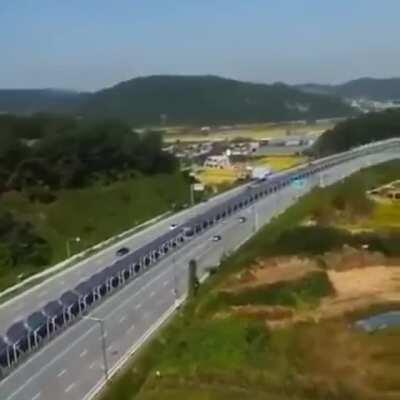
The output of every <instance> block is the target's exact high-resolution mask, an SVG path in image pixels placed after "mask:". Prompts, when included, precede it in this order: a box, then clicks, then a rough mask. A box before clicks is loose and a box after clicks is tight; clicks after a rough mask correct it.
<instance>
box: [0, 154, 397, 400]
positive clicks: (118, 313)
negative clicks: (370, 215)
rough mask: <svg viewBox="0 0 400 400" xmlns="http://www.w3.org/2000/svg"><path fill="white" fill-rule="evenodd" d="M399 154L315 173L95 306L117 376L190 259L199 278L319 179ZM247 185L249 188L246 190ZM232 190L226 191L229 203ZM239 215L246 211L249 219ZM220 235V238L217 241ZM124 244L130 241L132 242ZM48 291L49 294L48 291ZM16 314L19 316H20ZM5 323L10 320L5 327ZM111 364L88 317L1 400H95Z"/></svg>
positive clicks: (6, 388) (151, 231)
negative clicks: (242, 218)
mask: <svg viewBox="0 0 400 400" xmlns="http://www.w3.org/2000/svg"><path fill="white" fill-rule="evenodd" d="M396 157H399V152H398V150H395V149H394V150H393V151H391V150H388V151H386V152H385V153H380V154H373V155H369V156H365V157H362V158H359V159H355V160H351V161H348V162H346V163H344V164H342V165H338V166H335V167H333V168H331V169H329V170H327V171H324V172H323V173H321V174H317V175H315V176H312V177H310V178H309V179H308V180H307V181H306V182H305V184H304V185H303V186H302V187H294V186H288V187H285V188H284V189H282V190H281V191H279V192H277V193H274V194H271V195H270V196H267V197H265V198H264V199H263V200H260V201H259V202H258V203H255V204H253V205H252V206H251V207H249V208H248V209H245V210H242V211H241V212H240V213H237V214H236V215H234V216H233V217H231V218H228V219H226V220H225V221H224V222H222V223H220V224H217V225H215V226H214V227H212V228H211V229H208V230H207V231H205V232H204V233H203V234H202V235H200V236H198V237H196V238H194V239H193V240H192V241H190V242H188V243H187V244H186V245H185V246H183V247H182V248H180V249H179V250H177V251H176V252H175V253H173V254H171V255H168V256H167V257H166V258H164V259H163V260H162V261H160V262H159V263H158V264H157V265H155V266H154V267H152V268H151V269H149V271H148V272H146V273H145V274H143V275H142V276H141V277H139V278H137V279H136V280H134V281H133V282H131V283H130V284H128V285H126V286H125V287H123V288H122V289H121V290H119V291H116V292H115V294H114V295H112V296H110V297H108V298H107V299H106V300H104V301H103V302H102V303H101V304H100V305H98V306H97V307H96V308H94V309H93V311H92V312H91V313H90V315H89V317H90V318H99V319H100V320H102V321H104V328H105V333H106V335H105V336H106V337H105V341H106V361H107V367H108V370H109V372H110V373H111V374H112V373H113V372H114V371H115V370H116V369H117V368H118V367H119V366H120V365H121V364H122V363H123V362H124V361H125V360H126V358H127V357H128V356H129V355H130V354H131V353H133V352H134V351H135V350H136V349H137V348H139V347H140V346H141V345H142V344H143V342H144V341H145V340H146V339H147V338H148V337H149V336H150V335H151V334H152V333H153V332H155V331H156V330H157V328H158V327H159V326H160V325H161V324H162V323H163V322H164V321H165V320H166V319H167V318H168V317H169V316H170V315H171V314H172V313H173V311H174V310H175V309H176V307H177V306H178V305H179V304H180V303H181V302H182V301H183V300H184V299H185V296H186V294H187V289H188V287H187V285H188V263H189V261H190V260H191V259H195V260H197V263H198V274H199V276H200V277H205V276H206V275H207V270H208V268H209V267H213V266H217V265H218V264H219V262H220V260H221V258H222V257H223V256H224V255H226V254H229V253H230V252H232V251H233V250H234V249H236V248H237V247H238V246H240V245H241V244H242V243H243V242H245V241H246V240H248V239H249V238H250V237H251V236H252V235H253V234H254V233H255V232H256V231H257V230H258V229H259V228H260V227H261V226H262V225H264V224H265V223H267V222H268V221H269V220H270V219H271V218H273V217H274V216H276V215H277V214H279V213H280V212H283V211H284V210H285V209H286V208H287V207H289V206H290V205H292V204H293V203H295V202H296V201H297V199H298V198H299V197H300V196H302V195H303V194H305V193H307V192H308V191H309V190H310V189H312V188H313V187H315V186H317V185H322V186H324V185H330V184H332V183H334V182H336V181H338V180H341V179H343V178H344V177H345V176H347V175H350V174H352V173H353V172H355V171H357V170H359V169H360V168H363V167H366V166H369V165H374V164H376V163H380V162H383V161H386V160H388V159H392V158H396ZM241 190H242V189H241ZM231 195H232V194H230V193H227V194H226V195H224V196H223V197H222V198H219V199H218V198H217V199H215V200H213V201H214V202H219V201H223V200H225V199H226V198H228V197H230V196H231ZM210 205H211V204H209V202H207V203H204V204H202V205H200V206H199V207H195V208H193V209H191V210H187V211H185V212H184V213H181V214H180V215H177V216H173V217H170V218H168V219H167V220H165V221H161V222H160V223H157V224H156V225H154V226H153V227H151V228H148V229H146V230H145V231H143V232H140V233H138V234H136V235H135V236H134V237H132V238H129V239H127V240H126V241H125V242H126V244H127V245H128V246H129V247H131V248H132V249H133V248H137V247H140V246H141V245H142V244H144V243H146V242H147V241H149V240H150V239H153V238H154V237H156V235H159V234H160V232H164V231H167V230H168V229H169V225H170V224H171V223H179V222H180V221H183V220H185V219H187V218H188V216H192V215H196V214H198V213H200V212H201V211H202V210H201V209H200V207H203V208H204V209H205V208H207V207H209V206H210ZM239 216H245V217H246V221H245V222H244V223H243V222H241V221H240V220H239ZM214 235H220V236H221V240H220V241H213V240H212V238H213V236H214ZM126 244H125V243H124V244H123V245H126ZM120 246H122V244H118V245H117V246H113V248H112V249H110V250H109V251H107V252H105V253H104V254H102V255H100V256H96V257H92V258H91V259H90V260H88V261H85V262H83V263H81V265H80V266H79V268H75V269H71V270H67V271H66V272H64V273H63V274H60V275H57V276H56V277H55V278H53V279H51V280H50V281H49V282H46V283H45V284H43V285H41V286H40V287H37V288H36V289H34V290H32V291H30V292H29V293H27V294H25V295H23V296H22V297H20V298H18V299H16V300H14V301H12V302H9V303H6V304H5V305H3V306H2V307H1V308H0V327H1V328H0V329H3V328H4V327H6V326H9V324H10V322H12V321H14V320H16V319H19V318H20V317H23V316H24V315H27V314H29V313H30V312H31V311H33V310H36V309H37V308H38V307H39V306H40V305H41V304H44V303H46V302H47V301H49V300H53V299H55V298H57V297H58V295H59V294H60V291H64V290H66V289H67V288H69V287H72V286H74V284H75V283H77V282H78V281H80V280H81V279H82V277H84V276H86V275H87V276H89V275H90V274H92V273H93V272H95V271H97V269H101V268H104V266H105V263H108V262H112V261H113V260H114V259H115V250H116V249H117V248H118V247H120ZM43 292H45V293H44V294H43ZM15 313H16V314H15ZM4 324H5V325H4ZM104 382H105V368H104V357H103V353H102V338H101V330H100V323H99V322H97V321H94V320H91V319H85V318H84V319H82V320H80V321H79V322H78V323H76V324H74V325H73V326H71V327H69V328H68V329H66V330H65V331H64V332H63V333H62V334H61V335H59V336H58V337H56V338H55V339H54V340H52V341H50V342H49V343H48V344H47V345H46V346H45V347H43V348H42V349H40V350H39V351H37V352H36V353H34V354H33V355H32V356H31V357H30V358H29V359H27V360H26V361H25V362H24V363H22V364H21V365H20V366H19V367H18V368H16V369H15V370H14V371H13V372H12V373H11V374H10V375H9V376H7V377H6V378H5V379H3V380H2V381H1V382H0V399H1V400H55V399H57V400H82V399H83V400H89V399H91V398H92V397H93V395H94V394H95V393H96V392H97V391H98V390H99V389H100V388H101V387H102V386H103V385H104Z"/></svg>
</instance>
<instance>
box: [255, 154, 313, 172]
mask: <svg viewBox="0 0 400 400" xmlns="http://www.w3.org/2000/svg"><path fill="white" fill-rule="evenodd" d="M306 161H307V157H301V156H266V157H260V158H257V159H256V160H255V161H254V162H253V163H252V165H253V166H266V167H270V168H271V169H272V171H274V172H278V171H282V170H285V169H288V168H292V167H294V166H296V165H299V164H302V163H304V162H306Z"/></svg>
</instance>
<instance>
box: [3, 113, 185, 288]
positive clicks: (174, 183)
mask: <svg viewBox="0 0 400 400" xmlns="http://www.w3.org/2000/svg"><path fill="white" fill-rule="evenodd" d="M161 147H162V138H161V136H160V134H159V133H156V132H153V133H149V134H146V135H139V134H137V133H135V132H132V130H131V128H130V127H129V126H127V125H124V124H122V123H119V122H114V121H104V122H82V121H78V120H76V119H73V118H69V117H58V116H49V115H37V116H33V117H14V116H8V115H4V116H0V242H1V243H0V290H2V289H4V288H6V287H8V286H10V285H12V284H14V283H16V282H18V281H20V280H21V279H23V278H26V277H27V276H29V275H32V274H34V273H37V272H39V271H41V270H43V269H44V268H46V267H48V266H50V265H52V264H54V263H56V262H58V261H61V260H63V259H65V258H67V249H66V247H67V242H68V243H69V247H70V250H71V253H72V254H73V253H77V252H79V251H82V250H84V249H86V248H88V247H90V246H92V245H94V244H96V243H99V242H101V241H102V240H104V239H107V238H109V237H111V236H113V235H115V234H117V233H121V232H122V231H124V230H127V229H129V228H132V227H134V226H135V225H138V224H139V223H141V222H144V221H146V220H148V219H150V218H152V217H155V216H157V215H160V214H162V213H164V212H166V211H171V210H177V209H180V208H181V207H182V206H183V205H184V204H187V203H188V198H189V179H188V178H187V177H185V176H184V175H183V174H182V173H181V172H180V171H178V164H177V161H176V160H175V159H174V158H173V157H172V156H170V155H167V154H166V153H164V152H162V150H161ZM78 237H79V239H80V240H79V241H77V240H75V239H76V238H78Z"/></svg>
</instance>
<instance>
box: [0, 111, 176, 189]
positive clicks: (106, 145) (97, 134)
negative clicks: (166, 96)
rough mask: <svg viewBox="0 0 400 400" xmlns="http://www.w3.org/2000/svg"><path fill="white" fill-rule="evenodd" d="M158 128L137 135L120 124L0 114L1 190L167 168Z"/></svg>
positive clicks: (171, 162) (170, 166) (171, 163)
mask: <svg viewBox="0 0 400 400" xmlns="http://www.w3.org/2000/svg"><path fill="white" fill-rule="evenodd" d="M176 167H177V162H176V160H175V158H174V157H173V156H171V155H169V154H166V153H164V152H162V136H161V134H160V133H158V132H151V133H148V134H145V135H140V134H138V133H137V132H135V131H132V129H131V128H130V127H129V126H128V125H126V124H124V123H121V122H118V121H113V120H107V121H101V122H87V121H81V120H78V119H74V118H69V117H61V116H60V117H58V116H49V115H37V116H33V117H14V116H1V117H0V193H1V192H4V191H7V190H23V189H30V190H33V191H34V189H38V188H39V189H49V190H57V189H62V188H70V187H79V186H83V185H88V184H90V183H91V182H92V181H94V180H98V179H102V180H104V181H105V182H111V181H115V180H118V179H120V178H123V177H125V176H131V175H132V174H135V173H136V172H139V173H144V174H151V173H157V172H172V171H173V170H175V169H176Z"/></svg>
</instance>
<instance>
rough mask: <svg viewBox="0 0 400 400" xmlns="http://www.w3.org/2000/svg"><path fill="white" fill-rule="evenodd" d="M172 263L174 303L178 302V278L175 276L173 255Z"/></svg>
mask: <svg viewBox="0 0 400 400" xmlns="http://www.w3.org/2000/svg"><path fill="white" fill-rule="evenodd" d="M172 263H173V269H172V271H173V274H174V296H175V305H177V303H178V295H179V293H178V279H177V276H176V258H175V255H174V256H173V257H172Z"/></svg>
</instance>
